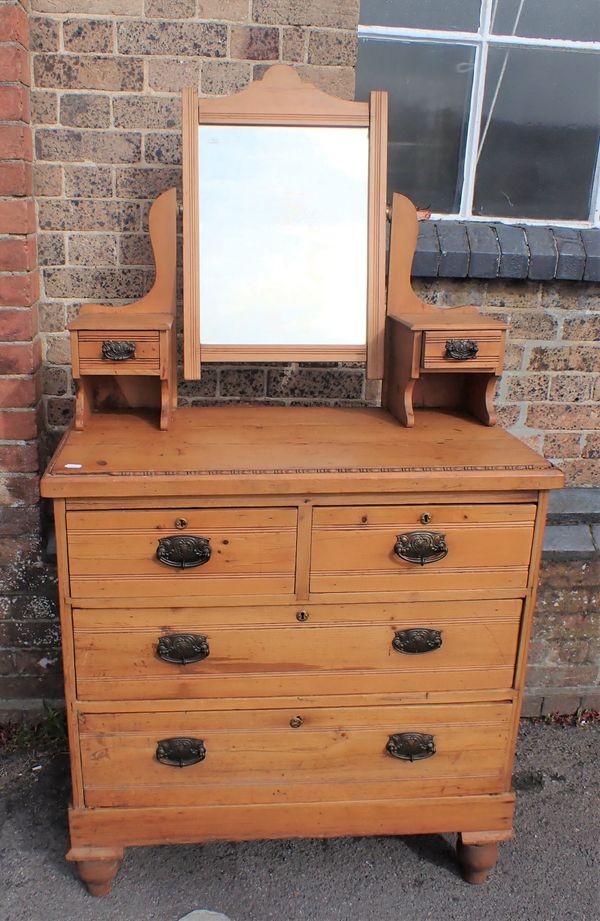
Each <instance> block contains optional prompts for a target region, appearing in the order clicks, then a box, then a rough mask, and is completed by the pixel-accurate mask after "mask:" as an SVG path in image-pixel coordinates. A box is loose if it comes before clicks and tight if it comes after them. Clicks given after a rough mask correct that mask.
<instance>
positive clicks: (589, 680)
mask: <svg viewBox="0 0 600 921" xmlns="http://www.w3.org/2000/svg"><path fill="white" fill-rule="evenodd" d="M597 674H598V668H597V667H595V666H593V665H578V666H577V667H576V668H574V667H573V666H572V665H571V666H569V665H530V666H529V668H528V669H527V684H528V686H529V687H530V688H555V687H563V688H576V687H580V686H581V685H586V684H593V682H594V681H595V680H596V677H597Z"/></svg>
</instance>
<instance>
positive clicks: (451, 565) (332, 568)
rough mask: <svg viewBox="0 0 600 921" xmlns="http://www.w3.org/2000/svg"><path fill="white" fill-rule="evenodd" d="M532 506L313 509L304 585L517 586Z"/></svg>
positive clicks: (325, 588)
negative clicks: (307, 577) (308, 572)
mask: <svg viewBox="0 0 600 921" xmlns="http://www.w3.org/2000/svg"><path fill="white" fill-rule="evenodd" d="M535 510H536V509H535V506H534V505H470V506H467V505H465V506H434V507H431V506H428V507H427V508H420V507H417V506H395V507H394V506H386V507H382V506H364V507H346V508H344V507H322V508H316V509H315V510H314V516H313V541H312V555H311V578H310V587H311V592H312V593H317V594H318V593H319V592H405V591H439V590H442V591H451V590H481V589H488V588H490V589H497V588H501V589H519V588H524V587H525V586H526V585H527V576H528V566H529V559H530V556H531V545H532V540H533V523H534V518H535ZM423 522H426V523H423Z"/></svg>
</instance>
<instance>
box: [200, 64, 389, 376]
mask: <svg viewBox="0 0 600 921" xmlns="http://www.w3.org/2000/svg"><path fill="white" fill-rule="evenodd" d="M374 95H376V96H377V97H379V98H378V99H377V102H378V103H379V104H378V105H377V104H375V105H374V103H373V101H371V104H369V103H355V102H347V101H345V100H341V99H337V98H335V97H332V96H328V95H326V94H325V93H323V92H321V91H320V90H317V89H316V88H315V87H313V86H312V85H310V84H306V83H303V82H302V81H301V80H300V78H299V76H298V75H297V73H296V72H295V71H294V70H293V69H292V68H288V67H285V66H283V65H276V66H274V67H272V68H270V70H269V71H267V73H266V74H265V77H264V78H263V79H262V80H261V81H258V82H256V83H253V84H251V85H250V86H249V87H248V88H247V89H245V90H243V91H242V92H241V93H238V94H236V95H235V96H231V97H226V98H218V99H210V100H205V99H202V100H198V99H197V97H196V96H195V93H194V92H193V91H191V90H188V91H186V92H185V95H184V373H185V376H186V377H187V378H195V377H198V376H199V375H200V368H201V363H203V362H210V361H264V360H271V361H284V360H287V361H294V360H297V361H300V360H304V361H311V360H314V361H318V360H324V359H325V360H334V361H335V360H348V361H365V360H366V361H367V364H368V369H367V370H368V373H369V376H370V377H380V376H381V374H382V364H383V355H382V347H383V321H384V310H385V305H384V297H383V294H384V287H383V268H384V265H383V259H384V255H385V253H384V242H385V198H384V195H385V168H384V166H385V163H384V161H385V143H384V128H385V126H384V124H383V123H384V122H385V118H384V117H383V114H384V113H383V108H384V107H383V102H384V100H383V94H374ZM374 109H375V110H376V118H374V113H373V110H374ZM374 122H375V124H374ZM375 138H377V141H378V143H375ZM382 163H383V168H382Z"/></svg>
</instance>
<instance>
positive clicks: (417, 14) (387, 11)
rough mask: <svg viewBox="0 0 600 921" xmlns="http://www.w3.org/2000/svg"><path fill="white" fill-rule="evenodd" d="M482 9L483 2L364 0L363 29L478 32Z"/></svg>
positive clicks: (463, 0) (454, 0)
mask: <svg viewBox="0 0 600 921" xmlns="http://www.w3.org/2000/svg"><path fill="white" fill-rule="evenodd" d="M480 6H481V2H480V0H362V2H361V4H360V22H361V23H362V24H363V25H364V26H370V25H375V26H405V27H412V28H413V29H459V30H461V31H463V32H477V30H478V29H479V10H480Z"/></svg>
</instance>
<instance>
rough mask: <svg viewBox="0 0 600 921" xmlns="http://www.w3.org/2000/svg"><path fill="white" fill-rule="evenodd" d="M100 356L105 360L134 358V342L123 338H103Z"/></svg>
mask: <svg viewBox="0 0 600 921" xmlns="http://www.w3.org/2000/svg"><path fill="white" fill-rule="evenodd" d="M102 357H103V358H104V359H106V361H128V359H130V358H135V342H126V341H125V340H124V339H105V340H104V342H103V343H102Z"/></svg>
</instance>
